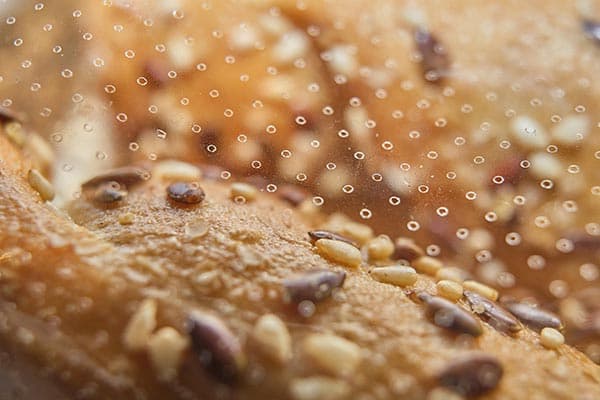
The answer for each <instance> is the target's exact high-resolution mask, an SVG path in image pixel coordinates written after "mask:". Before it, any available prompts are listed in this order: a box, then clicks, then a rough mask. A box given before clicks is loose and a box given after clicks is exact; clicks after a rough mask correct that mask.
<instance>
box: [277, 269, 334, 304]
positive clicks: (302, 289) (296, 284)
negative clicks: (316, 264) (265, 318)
mask: <svg viewBox="0 0 600 400" xmlns="http://www.w3.org/2000/svg"><path fill="white" fill-rule="evenodd" d="M345 279H346V273H345V272H343V271H329V270H315V271H309V272H306V273H304V274H302V275H299V276H297V277H294V278H288V279H284V281H283V288H284V289H285V297H286V300H288V301H291V302H294V303H300V302H302V301H306V300H308V301H312V302H313V303H316V302H319V301H323V300H325V299H326V298H328V297H329V296H331V292H332V291H333V289H335V288H338V287H341V286H342V285H343V284H344V280H345Z"/></svg>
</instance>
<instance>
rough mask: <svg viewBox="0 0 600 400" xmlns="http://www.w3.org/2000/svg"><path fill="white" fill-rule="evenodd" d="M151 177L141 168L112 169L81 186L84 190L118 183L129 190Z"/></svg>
mask: <svg viewBox="0 0 600 400" xmlns="http://www.w3.org/2000/svg"><path fill="white" fill-rule="evenodd" d="M146 176H149V173H148V171H146V170H145V169H143V168H139V167H121V168H115V169H111V170H109V171H106V172H104V173H103V174H100V175H98V176H95V177H93V178H92V179H90V180H89V181H87V182H84V183H83V184H82V185H81V188H82V189H84V190H87V189H94V188H96V187H98V186H100V185H102V184H105V183H109V182H117V183H119V184H120V185H123V186H125V187H127V188H131V187H132V186H135V185H137V184H139V183H141V182H143V181H144V179H145V178H144V177H146Z"/></svg>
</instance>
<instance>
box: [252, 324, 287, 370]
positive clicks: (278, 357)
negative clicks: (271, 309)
mask: <svg viewBox="0 0 600 400" xmlns="http://www.w3.org/2000/svg"><path fill="white" fill-rule="evenodd" d="M252 336H253V337H254V340H255V341H256V343H257V344H258V345H259V347H260V349H261V350H262V351H263V352H264V353H265V354H266V355H267V356H268V357H270V358H271V359H272V360H273V361H275V362H277V363H279V364H284V363H286V362H287V361H289V360H290V359H291V358H292V337H291V336H290V332H289V331H288V329H287V327H286V326H285V323H284V322H283V321H282V320H281V319H279V317H277V316H276V315H274V314H265V315H263V316H262V317H260V318H259V319H258V320H257V321H256V323H255V324H254V329H253V330H252Z"/></svg>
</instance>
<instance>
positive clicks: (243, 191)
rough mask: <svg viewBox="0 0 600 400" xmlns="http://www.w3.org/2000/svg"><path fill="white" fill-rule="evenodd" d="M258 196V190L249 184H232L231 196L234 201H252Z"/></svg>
mask: <svg viewBox="0 0 600 400" xmlns="http://www.w3.org/2000/svg"><path fill="white" fill-rule="evenodd" d="M257 195H258V190H257V189H256V188H255V187H254V186H252V185H249V184H247V183H242V182H235V183H232V184H231V193H230V196H231V198H232V199H234V200H235V199H236V198H240V197H241V198H243V199H245V201H248V202H249V201H252V200H254V199H256V196H257Z"/></svg>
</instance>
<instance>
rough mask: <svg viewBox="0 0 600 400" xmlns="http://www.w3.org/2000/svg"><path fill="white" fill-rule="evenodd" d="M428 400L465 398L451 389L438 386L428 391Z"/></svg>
mask: <svg viewBox="0 0 600 400" xmlns="http://www.w3.org/2000/svg"><path fill="white" fill-rule="evenodd" d="M427 400H465V398H464V397H462V396H461V395H460V394H458V393H456V392H453V391H452V390H450V389H447V388H444V387H437V388H434V389H432V390H431V391H430V392H429V393H427Z"/></svg>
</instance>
